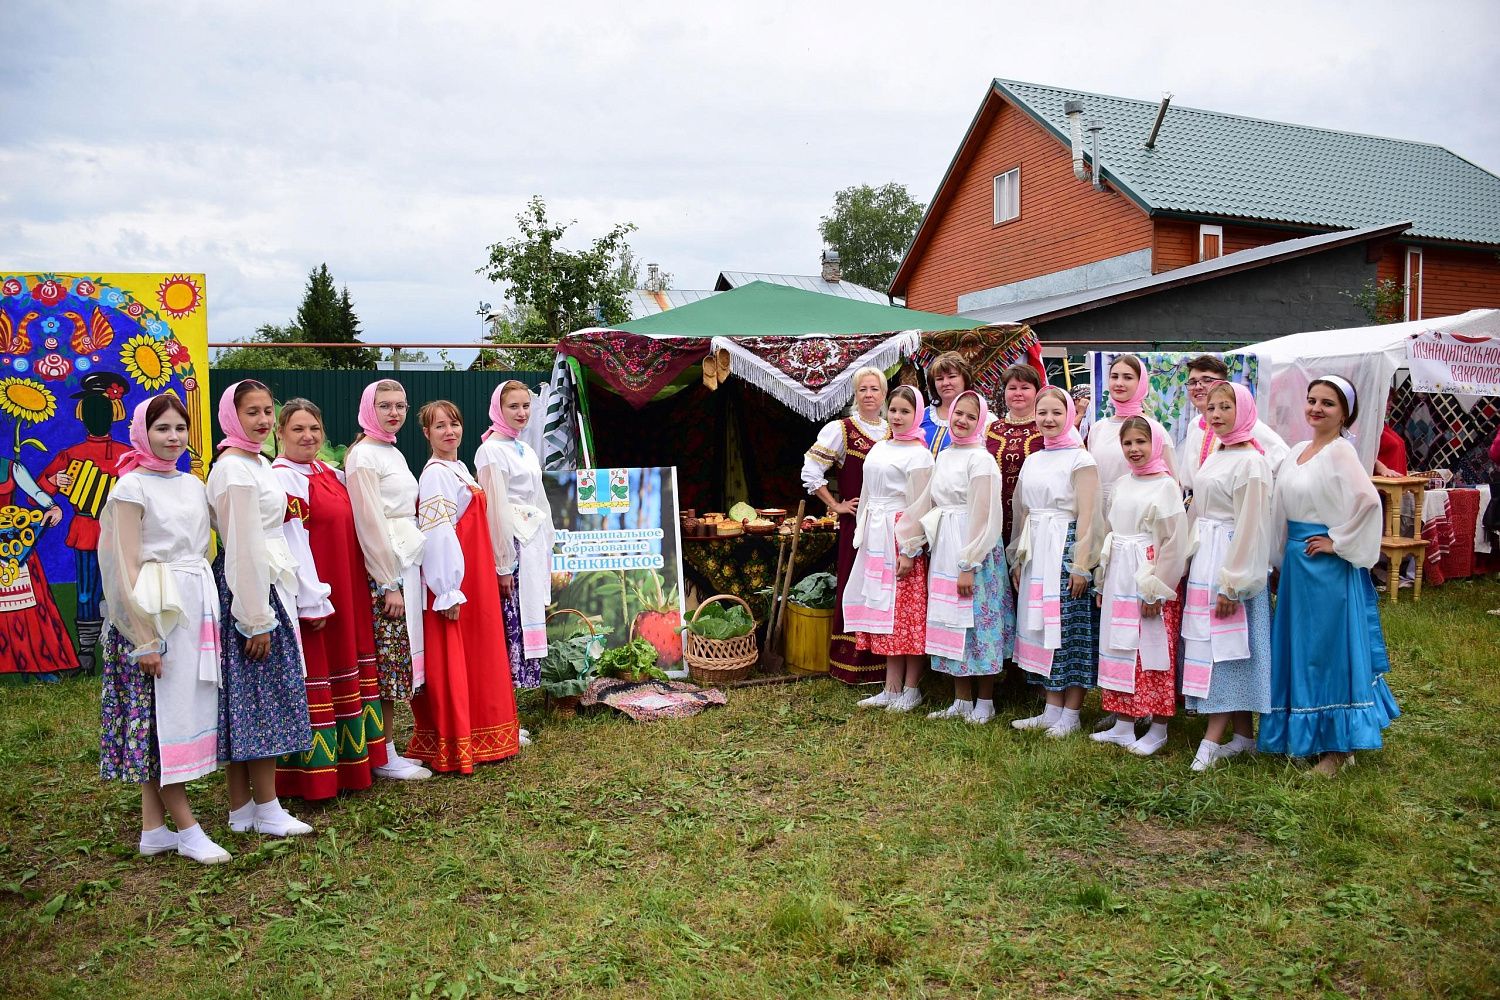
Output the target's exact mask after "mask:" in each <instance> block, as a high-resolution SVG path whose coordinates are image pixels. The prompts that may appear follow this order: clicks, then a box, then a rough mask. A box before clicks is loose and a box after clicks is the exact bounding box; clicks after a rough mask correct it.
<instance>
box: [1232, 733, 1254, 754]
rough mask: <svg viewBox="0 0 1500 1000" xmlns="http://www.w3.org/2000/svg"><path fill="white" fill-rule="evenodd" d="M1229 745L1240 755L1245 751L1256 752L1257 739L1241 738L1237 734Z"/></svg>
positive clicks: (1250, 737)
mask: <svg viewBox="0 0 1500 1000" xmlns="http://www.w3.org/2000/svg"><path fill="white" fill-rule="evenodd" d="M1229 745H1230V746H1231V747H1233V748H1234V751H1235V752H1236V753H1240V752H1242V751H1245V750H1254V749H1255V738H1254V737H1253V736H1241V735H1240V734H1239V733H1235V734H1234V738H1233V739H1231V740H1230V741H1229Z"/></svg>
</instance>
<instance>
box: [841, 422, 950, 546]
mask: <svg viewBox="0 0 1500 1000" xmlns="http://www.w3.org/2000/svg"><path fill="white" fill-rule="evenodd" d="M934 464H935V461H934V459H933V457H932V452H930V451H928V450H927V448H926V446H925V445H924V444H923V443H922V442H921V441H889V440H887V441H877V442H875V447H873V448H871V449H870V454H869V456H868V457H867V458H866V459H865V480H864V488H863V489H862V490H861V491H860V494H859V508H858V510H857V511H856V513H855V523H854V547H855V548H859V547H860V546H861V545H862V544H863V543H864V538H865V532H866V531H867V530H868V529H869V526H870V519H871V518H872V517H873V516H875V515H876V514H879V515H881V519H882V523H885V522H886V521H888V520H889V519H890V518H892V517H894V516H895V515H896V514H898V513H900V512H901V511H904V510H906V509H907V508H908V507H910V506H911V505H912V503H913V502H915V501H916V499H917V497H918V496H920V495H921V493H922V491H923V490H924V489H926V488H927V484H928V482H929V481H930V480H931V479H932V470H933V466H934ZM886 530H887V531H889V529H886Z"/></svg>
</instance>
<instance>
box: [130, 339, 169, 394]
mask: <svg viewBox="0 0 1500 1000" xmlns="http://www.w3.org/2000/svg"><path fill="white" fill-rule="evenodd" d="M120 360H121V361H122V362H124V364H125V371H126V372H127V373H128V374H129V375H130V377H131V378H133V379H135V381H136V382H137V383H138V384H139V385H141V386H144V387H145V388H146V390H147V391H149V392H155V391H156V390H158V389H160V388H161V387H162V386H164V385H166V384H167V383H168V382H170V381H172V356H171V355H170V354H168V353H167V348H166V346H165V345H164V344H163V343H162V342H161V341H159V340H156V339H155V338H153V337H151V336H149V335H148V334H144V333H142V334H137V335H136V336H134V337H131V338H130V339H129V340H127V341H125V346H124V347H121V348H120Z"/></svg>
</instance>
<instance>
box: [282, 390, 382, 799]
mask: <svg viewBox="0 0 1500 1000" xmlns="http://www.w3.org/2000/svg"><path fill="white" fill-rule="evenodd" d="M276 433H277V436H278V437H279V438H280V440H281V447H282V454H281V457H279V458H277V459H276V461H275V462H274V463H272V467H273V468H274V469H275V470H276V478H277V479H279V480H280V481H281V484H282V486H283V488H285V490H286V495H287V523H286V536H287V544H288V545H289V546H290V547H291V549H292V552H293V554H294V555H295V556H296V557H297V563H298V569H297V577H298V593H297V605H298V607H297V617H298V619H299V620H300V622H301V632H302V651H303V654H304V655H305V656H306V658H307V708H308V713H309V715H310V716H311V719H312V730H313V747H312V749H311V750H309V751H307V752H305V753H300V754H291V755H288V756H286V757H282V758H281V759H280V760H279V761H278V762H277V765H276V794H277V795H295V796H300V797H301V798H304V799H327V798H332V797H333V796H334V795H337V794H338V793H339V792H340V791H342V790H344V789H359V788H369V787H370V782H371V773H370V772H371V768H376V767H382V766H384V765H385V764H386V738H385V726H384V722H383V720H382V718H381V714H380V681H379V678H378V677H377V675H376V668H375V624H374V617H373V613H372V611H371V607H370V600H369V590H368V587H367V584H366V581H365V572H364V562H363V559H364V557H363V555H362V553H361V551H360V548H359V538H358V536H357V535H356V534H355V531H354V508H353V506H352V504H351V503H350V501H349V491H348V490H347V489H346V488H345V487H344V483H343V480H342V479H341V478H340V476H339V473H338V471H337V470H335V469H333V468H332V467H330V466H328V465H326V464H324V463H323V462H320V461H318V459H317V454H318V449H319V448H321V447H322V446H323V414H322V412H321V411H320V410H319V409H318V408H317V406H315V405H313V404H312V403H310V402H308V401H307V400H305V399H291V400H288V401H287V402H285V403H283V404H282V406H281V412H280V414H279V415H278V416H277V421H276Z"/></svg>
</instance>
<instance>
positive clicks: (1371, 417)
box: [1230, 309, 1500, 469]
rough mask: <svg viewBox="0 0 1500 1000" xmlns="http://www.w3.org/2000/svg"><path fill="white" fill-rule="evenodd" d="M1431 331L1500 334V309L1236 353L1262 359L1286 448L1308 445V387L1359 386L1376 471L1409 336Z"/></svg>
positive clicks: (1360, 429) (1358, 438) (1363, 429)
mask: <svg viewBox="0 0 1500 1000" xmlns="http://www.w3.org/2000/svg"><path fill="white" fill-rule="evenodd" d="M1428 330H1439V331H1442V332H1444V333H1496V332H1500V309H1473V310H1470V311H1469V312H1466V313H1460V314H1459V315H1457V316H1439V317H1437V318H1435V319H1424V320H1417V321H1415V322H1411V323H1387V324H1384V325H1382V326H1362V327H1357V328H1355V329H1352V330H1311V331H1309V332H1307V333H1294V334H1291V335H1290V336H1286V337H1278V338H1276V339H1275V340H1268V341H1265V342H1264V343H1261V344H1251V345H1250V346H1248V347H1243V348H1241V349H1240V350H1238V351H1232V352H1230V353H1233V354H1259V355H1260V363H1261V365H1263V366H1266V365H1269V366H1270V376H1269V378H1267V377H1266V375H1265V373H1264V372H1262V376H1261V378H1262V385H1263V386H1269V391H1268V392H1263V398H1262V399H1261V400H1260V401H1259V409H1260V415H1261V419H1262V420H1264V421H1265V422H1266V423H1268V424H1270V425H1271V427H1272V429H1274V430H1275V431H1276V433H1278V434H1280V435H1281V436H1282V437H1283V438H1285V439H1286V442H1287V444H1295V443H1296V442H1298V441H1306V440H1307V439H1308V438H1310V437H1312V429H1311V428H1309V427H1308V426H1307V421H1306V420H1304V419H1303V417H1302V410H1303V404H1304V402H1305V401H1306V399H1307V383H1309V382H1311V381H1312V380H1313V379H1315V378H1317V377H1318V376H1320V375H1342V376H1343V377H1344V378H1346V379H1348V380H1349V382H1350V383H1351V384H1352V385H1353V386H1354V392H1355V395H1356V396H1358V398H1359V417H1358V419H1356V420H1355V422H1354V427H1353V428H1352V433H1353V434H1354V445H1355V447H1356V448H1357V449H1358V450H1359V457H1360V460H1361V461H1363V462H1364V463H1365V467H1366V468H1368V469H1373V468H1374V467H1375V452H1376V451H1377V450H1378V448H1379V447H1380V429H1381V427H1382V426H1383V425H1384V423H1385V398H1386V395H1387V394H1388V393H1389V391H1390V387H1391V379H1392V378H1393V377H1394V376H1395V374H1396V369H1398V368H1400V367H1402V366H1403V365H1405V364H1406V349H1407V343H1408V340H1409V338H1410V337H1412V336H1413V335H1414V334H1418V333H1423V332H1425V331H1428Z"/></svg>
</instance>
